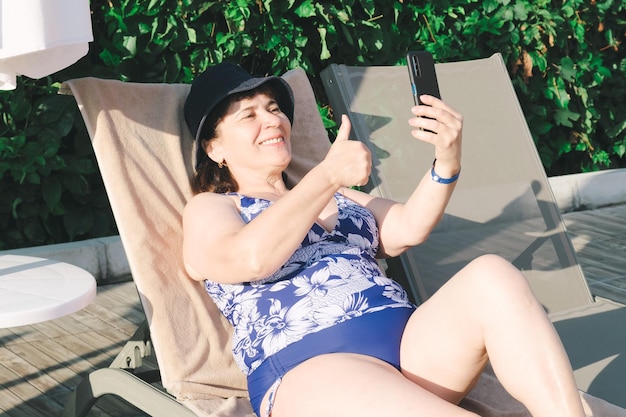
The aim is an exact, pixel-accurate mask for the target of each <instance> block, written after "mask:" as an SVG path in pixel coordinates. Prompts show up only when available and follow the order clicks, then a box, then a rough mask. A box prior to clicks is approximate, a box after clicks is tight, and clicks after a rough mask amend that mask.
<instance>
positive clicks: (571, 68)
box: [560, 56, 577, 82]
mask: <svg viewBox="0 0 626 417" xmlns="http://www.w3.org/2000/svg"><path fill="white" fill-rule="evenodd" d="M560 64H561V66H560V74H561V77H563V79H565V80H566V81H570V82H571V81H575V80H576V75H577V74H576V68H575V65H574V61H573V60H572V58H570V57H569V56H566V57H563V58H562V59H561V61H560Z"/></svg>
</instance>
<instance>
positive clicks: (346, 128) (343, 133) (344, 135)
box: [335, 114, 352, 142]
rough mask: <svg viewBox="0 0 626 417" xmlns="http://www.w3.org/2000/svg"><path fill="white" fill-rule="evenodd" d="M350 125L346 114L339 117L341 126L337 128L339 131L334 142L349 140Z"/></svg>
mask: <svg viewBox="0 0 626 417" xmlns="http://www.w3.org/2000/svg"><path fill="white" fill-rule="evenodd" d="M351 128H352V125H351V124H350V118H349V117H348V115H347V114H342V115H341V126H339V130H338V131H337V137H336V138H335V142H337V141H344V140H348V139H349V138H350V129H351Z"/></svg>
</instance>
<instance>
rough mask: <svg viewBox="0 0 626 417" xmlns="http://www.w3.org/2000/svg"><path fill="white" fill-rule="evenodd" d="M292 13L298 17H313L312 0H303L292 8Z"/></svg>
mask: <svg viewBox="0 0 626 417" xmlns="http://www.w3.org/2000/svg"><path fill="white" fill-rule="evenodd" d="M294 13H295V14H296V16H298V17H303V18H306V17H314V16H315V5H314V4H313V1H312V0H305V1H304V2H302V4H300V6H298V7H297V8H296V9H295V10H294Z"/></svg>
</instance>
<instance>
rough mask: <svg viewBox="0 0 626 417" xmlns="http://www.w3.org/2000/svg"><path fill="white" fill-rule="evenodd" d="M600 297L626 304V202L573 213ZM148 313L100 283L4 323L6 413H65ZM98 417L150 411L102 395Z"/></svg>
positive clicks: (1, 396)
mask: <svg viewBox="0 0 626 417" xmlns="http://www.w3.org/2000/svg"><path fill="white" fill-rule="evenodd" d="M564 217H565V221H566V224H567V228H568V232H569V234H570V236H571V238H572V241H573V243H574V246H575V248H576V251H577V253H578V255H579V259H580V263H581V265H582V268H583V270H584V272H585V275H586V277H587V279H588V281H589V285H590V287H591V289H592V292H593V293H594V294H595V295H598V296H602V297H606V298H610V299H613V300H615V301H619V302H623V303H626V256H624V254H625V253H626V205H621V206H616V207H609V208H603V209H599V210H591V211H585V212H576V213H568V214H566V215H565V216H564ZM143 319H144V315H143V311H142V309H141V306H140V304H139V301H138V298H137V293H136V291H135V288H134V285H133V283H132V282H126V283H120V284H113V285H107V286H103V287H99V288H98V295H97V297H96V301H95V302H94V303H92V304H91V305H90V306H88V307H87V308H85V309H83V310H82V311H80V312H77V313H75V314H72V315H70V316H67V317H64V318H61V319H58V320H54V321H50V322H46V323H40V324H36V325H31V326H22V327H16V328H12V329H0V415H2V416H7V417H50V416H59V415H61V412H62V410H63V405H64V403H65V401H66V399H67V397H68V395H69V394H70V392H72V390H73V389H74V388H75V387H76V386H77V384H78V383H79V382H80V380H81V379H82V378H83V376H85V375H86V374H87V373H88V372H90V371H92V370H95V369H98V368H101V367H106V366H108V365H109V364H110V362H111V361H112V360H113V358H114V357H115V355H116V354H117V353H118V352H119V350H120V348H121V347H122V346H123V344H124V343H125V341H126V340H127V339H128V338H129V337H130V336H131V335H132V334H133V333H134V331H135V329H136V328H137V326H138V324H139V323H141V322H142V321H143ZM89 415H90V416H103V417H106V416H111V417H112V416H142V415H144V414H142V413H141V412H139V411H138V410H135V409H133V408H132V407H130V406H128V405H126V404H124V403H122V402H121V401H118V400H114V399H102V400H100V401H99V402H98V406H97V407H96V408H94V409H93V410H92V411H91V412H90V414H89Z"/></svg>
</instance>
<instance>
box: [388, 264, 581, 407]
mask: <svg viewBox="0 0 626 417" xmlns="http://www.w3.org/2000/svg"><path fill="white" fill-rule="evenodd" d="M400 355H401V356H400V358H401V366H402V371H403V373H404V374H405V375H406V376H407V377H408V378H409V379H411V380H412V381H414V382H416V383H417V384H419V385H421V386H423V387H425V388H427V389H428V390H430V391H431V392H434V393H436V394H437V395H439V396H440V397H442V398H445V399H447V400H449V401H451V402H454V403H457V402H458V401H460V400H461V399H462V398H463V396H464V395H465V394H466V393H467V392H468V391H469V390H470V389H471V387H472V386H473V384H474V383H475V381H476V379H477V378H478V376H479V374H480V372H481V370H482V369H483V367H484V365H485V364H486V361H487V359H489V360H490V361H491V364H492V366H493V369H494V372H495V373H496V375H497V376H498V379H499V380H500V382H501V383H502V385H503V386H504V387H505V388H506V389H507V391H509V393H510V394H511V395H513V396H514V397H515V398H517V399H518V400H519V401H521V402H522V403H523V404H524V405H525V406H526V407H527V408H528V409H529V411H530V412H531V414H532V415H533V416H535V417H548V416H549V417H558V416H568V417H582V416H584V412H583V408H582V404H581V401H580V396H579V394H578V390H577V388H576V385H575V382H574V377H573V373H572V370H571V366H570V363H569V360H568V358H567V355H566V353H565V350H564V349H563V346H562V344H561V342H560V340H559V337H558V335H557V333H556V331H555V330H554V327H553V326H552V323H551V322H550V320H549V319H548V317H547V316H546V314H545V312H544V309H543V307H542V306H541V305H540V304H539V302H538V301H537V300H536V298H535V297H534V295H533V294H532V291H531V289H530V286H529V285H528V283H527V281H526V279H525V277H524V276H523V275H522V274H521V273H520V272H519V271H518V270H517V269H516V268H515V267H513V266H512V265H511V264H510V263H508V262H507V261H505V260H504V259H502V258H500V257H498V256H494V255H487V256H482V257H480V258H478V259H476V260H475V261H473V262H472V263H470V264H469V265H468V266H467V267H465V268H464V269H462V270H461V271H459V272H458V273H457V274H456V275H455V276H454V277H453V278H452V279H450V281H449V282H447V283H446V284H445V285H444V286H443V287H442V288H441V289H440V290H439V291H437V293H435V294H434V295H433V296H432V297H431V298H430V299H429V300H428V301H426V302H425V303H424V304H423V305H421V306H420V307H419V308H418V309H417V310H416V312H415V313H413V315H412V316H411V319H410V320H409V322H408V324H407V327H406V329H405V332H404V335H403V337H402V344H401V351H400Z"/></svg>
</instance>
